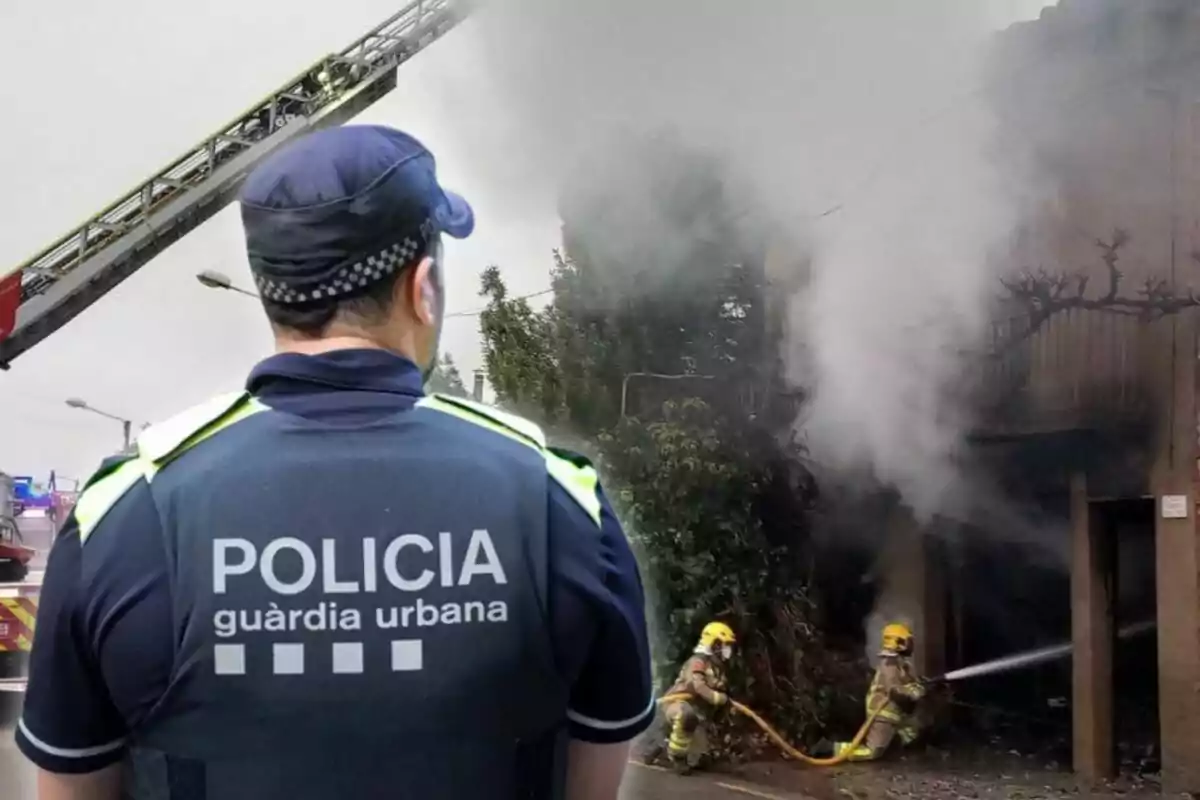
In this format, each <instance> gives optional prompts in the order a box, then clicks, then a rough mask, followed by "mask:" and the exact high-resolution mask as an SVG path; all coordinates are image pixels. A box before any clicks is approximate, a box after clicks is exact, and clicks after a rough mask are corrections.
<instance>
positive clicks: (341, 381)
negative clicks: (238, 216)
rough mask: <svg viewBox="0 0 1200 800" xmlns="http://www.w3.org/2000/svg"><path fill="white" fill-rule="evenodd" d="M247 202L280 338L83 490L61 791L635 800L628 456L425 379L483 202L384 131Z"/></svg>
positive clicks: (309, 151) (51, 679) (49, 601)
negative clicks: (591, 454) (433, 390)
mask: <svg viewBox="0 0 1200 800" xmlns="http://www.w3.org/2000/svg"><path fill="white" fill-rule="evenodd" d="M241 211H242V219H243V223H244V227H245V231H246V241H247V250H248V253H249V259H250V265H251V268H252V272H253V274H254V279H255V282H256V283H257V285H258V288H259V291H260V293H261V296H262V301H263V307H264V309H265V311H266V316H267V318H268V320H269V321H270V325H271V328H272V330H273V332H274V335H275V340H276V349H277V354H276V355H273V356H271V357H270V358H267V359H266V360H265V361H263V362H261V363H260V364H258V366H257V367H255V368H254V370H253V371H252V372H251V374H250V376H249V379H248V381H247V384H246V388H245V390H244V391H239V392H234V393H232V394H229V395H224V396H221V397H217V398H215V399H213V400H211V401H209V402H206V403H204V404H201V405H200V406H198V407H196V408H193V409H191V410H190V411H187V412H184V413H183V414H181V415H179V416H177V417H175V418H173V419H171V420H169V421H167V422H165V423H162V424H159V425H156V426H153V427H151V428H150V429H148V430H146V431H144V432H143V433H142V435H141V436H140V437H139V440H138V447H137V451H136V453H134V454H130V455H126V456H123V457H121V458H118V459H112V460H110V461H109V462H107V463H106V464H105V465H104V466H103V467H102V468H101V469H100V471H99V472H98V473H97V474H96V475H94V476H93V477H92V478H91V479H90V480H89V481H88V483H87V485H86V488H85V489H84V491H83V493H82V496H81V497H80V498H79V502H78V504H77V505H76V506H75V509H74V512H73V514H72V516H71V518H70V519H69V521H68V523H67V525H68V530H67V532H66V533H65V535H63V536H62V537H60V539H59V540H58V541H57V542H56V544H55V547H54V549H53V552H52V554H51V556H50V560H49V564H48V566H47V570H46V575H45V584H44V586H43V590H42V595H41V602H40V613H39V618H38V625H37V636H36V641H35V644H34V648H33V653H32V663H31V667H30V681H29V688H28V694H27V699H26V703H25V709H24V714H23V716H22V718H21V720H20V722H19V726H18V732H17V742H18V745H19V747H20V748H21V750H22V751H23V752H24V753H25V755H26V756H27V757H28V758H29V759H30V760H32V761H33V762H34V763H35V764H36V765H37V766H38V767H39V768H40V773H39V775H40V777H39V786H40V787H41V789H40V791H41V795H40V796H41V798H42V800H84V799H85V798H86V800H112V799H113V798H117V797H118V796H119V792H120V791H121V790H122V788H123V790H124V791H125V792H126V795H125V796H128V797H131V798H134V799H135V800H243V799H245V800H250V799H251V798H252V799H253V800H326V799H327V798H335V797H336V798H341V797H346V798H354V800H379V799H381V798H423V799H424V798H429V799H430V800H437V799H438V798H447V799H448V798H472V799H473V800H476V799H478V800H487V799H488V798H551V797H561V796H564V795H565V796H566V797H568V798H587V799H588V800H593V799H594V800H613V798H615V797H616V794H617V789H618V786H619V784H620V780H621V776H622V773H623V770H624V768H625V765H626V763H627V759H628V743H629V742H630V741H631V740H632V739H634V738H635V737H636V736H637V735H638V734H639V733H641V732H642V731H643V730H645V729H646V728H647V727H648V726H649V725H650V723H651V721H652V720H653V717H654V702H653V699H652V694H651V683H650V680H651V679H650V661H649V653H648V646H647V637H646V629H645V619H644V613H643V591H642V586H641V582H640V578H639V575H638V570H637V566H636V564H635V562H634V560H633V557H632V555H631V552H630V548H629V546H628V543H627V541H626V539H625V536H624V535H623V533H622V531H621V528H620V526H619V524H618V523H617V521H616V520H615V518H614V517H613V513H612V510H611V508H610V507H609V504H608V502H607V500H606V499H605V496H604V494H603V492H602V491H601V489H600V487H599V485H598V483H597V478H596V472H595V470H594V469H593V468H592V466H591V465H590V464H589V463H588V462H587V461H586V460H585V459H583V458H582V457H580V456H578V455H575V454H573V453H569V452H566V451H562V450H559V449H556V448H554V447H551V446H550V445H548V444H547V442H546V440H545V438H544V437H543V435H542V432H541V431H540V430H539V429H538V427H537V426H536V425H533V424H531V423H529V422H527V421H525V420H523V419H520V418H517V417H514V416H511V415H508V414H505V413H502V412H500V411H497V410H495V409H492V408H490V407H487V406H482V405H478V404H474V403H471V402H469V401H464V400H461V399H454V398H447V397H439V396H426V395H424V394H423V391H422V386H423V383H424V380H425V377H426V376H427V375H428V373H429V371H430V370H431V369H432V367H433V365H434V363H435V358H436V355H437V345H438V335H439V331H440V327H441V322H442V317H443V302H444V299H445V290H444V277H445V276H444V274H443V254H442V245H441V237H442V236H443V235H449V236H452V237H456V238H463V237H465V236H467V235H469V234H470V233H471V231H472V228H473V225H474V217H473V212H472V211H471V208H470V206H468V204H467V203H466V201H464V200H463V199H462V198H460V197H458V196H457V195H454V194H451V193H450V192H447V191H444V190H443V189H442V188H441V187H440V186H439V185H438V182H437V178H436V171H435V164H434V159H433V156H432V155H431V154H430V153H429V152H428V151H427V150H426V149H425V148H424V147H423V146H422V145H421V144H420V143H419V142H417V141H416V140H415V139H413V138H412V137H410V136H408V135H406V134H404V133H401V132H399V131H396V130H392V129H389V128H383V127H371V126H355V127H344V128H337V129H331V130H327V131H323V132H319V133H314V134H310V135H308V136H306V137H303V138H301V139H299V140H297V141H296V142H294V143H292V144H290V145H288V146H286V147H285V148H284V149H283V150H281V151H280V152H278V153H276V154H275V155H273V156H272V157H270V158H269V159H268V160H267V161H265V162H264V163H263V164H262V165H261V166H259V167H258V168H257V169H256V170H255V171H254V172H253V173H252V174H251V175H250V177H249V178H248V179H247V181H246V184H245V186H244V189H243V194H242V198H241ZM122 767H123V768H122Z"/></svg>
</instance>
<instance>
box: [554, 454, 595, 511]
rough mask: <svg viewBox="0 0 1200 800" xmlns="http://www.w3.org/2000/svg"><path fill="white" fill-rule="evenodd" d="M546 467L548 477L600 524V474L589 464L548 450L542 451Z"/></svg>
mask: <svg viewBox="0 0 1200 800" xmlns="http://www.w3.org/2000/svg"><path fill="white" fill-rule="evenodd" d="M544 454H545V456H546V469H547V470H548V471H549V473H550V477H552V478H554V480H556V481H558V484H559V485H560V486H562V487H563V488H564V489H566V490H567V494H569V495H571V497H572V499H574V500H575V502H576V503H578V504H579V506H580V508H582V509H583V510H584V511H586V512H587V514H588V516H589V517H591V518H592V521H593V522H595V523H596V524H597V525H599V524H600V476H599V475H597V474H596V468H595V467H593V466H592V465H591V464H588V465H586V466H582V467H581V466H579V465H578V464H575V463H572V462H571V461H569V460H567V459H565V458H563V457H562V456H560V455H558V454H557V453H552V452H550V451H549V450H546V451H544Z"/></svg>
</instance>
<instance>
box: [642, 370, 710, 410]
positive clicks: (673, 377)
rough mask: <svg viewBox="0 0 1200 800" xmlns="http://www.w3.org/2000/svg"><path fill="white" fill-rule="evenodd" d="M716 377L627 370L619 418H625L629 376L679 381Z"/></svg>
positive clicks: (705, 379) (703, 379)
mask: <svg viewBox="0 0 1200 800" xmlns="http://www.w3.org/2000/svg"><path fill="white" fill-rule="evenodd" d="M716 377H717V376H716V375H696V374H695V373H690V372H689V373H684V374H681V375H663V374H662V373H659V372H628V373H626V374H625V378H624V380H622V381H621V419H625V401H626V399H627V398H628V396H629V380H630V378H657V379H659V380H664V381H679V380H687V379H688V378H691V379H693V380H698V381H711V380H713V379H714V378H716Z"/></svg>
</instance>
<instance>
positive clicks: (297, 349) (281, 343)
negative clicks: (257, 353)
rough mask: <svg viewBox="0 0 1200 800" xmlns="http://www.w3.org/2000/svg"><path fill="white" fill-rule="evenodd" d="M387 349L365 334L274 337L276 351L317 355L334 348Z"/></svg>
mask: <svg viewBox="0 0 1200 800" xmlns="http://www.w3.org/2000/svg"><path fill="white" fill-rule="evenodd" d="M389 349H391V348H388V347H385V346H384V345H383V344H382V343H380V342H378V341H376V340H374V339H370V338H368V337H366V336H328V337H322V338H320V339H294V338H291V337H282V336H281V337H277V338H276V339H275V352H276V353H299V354H301V355H306V356H319V355H322V354H323V353H332V352H333V351H335V350H389Z"/></svg>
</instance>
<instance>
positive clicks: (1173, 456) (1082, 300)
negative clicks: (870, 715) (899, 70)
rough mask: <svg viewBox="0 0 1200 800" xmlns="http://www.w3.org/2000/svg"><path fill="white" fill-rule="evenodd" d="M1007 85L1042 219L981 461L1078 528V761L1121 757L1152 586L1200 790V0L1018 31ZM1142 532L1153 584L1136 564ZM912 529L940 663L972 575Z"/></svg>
mask: <svg viewBox="0 0 1200 800" xmlns="http://www.w3.org/2000/svg"><path fill="white" fill-rule="evenodd" d="M991 81H992V83H991V85H990V86H989V92H988V98H989V99H990V101H991V104H992V106H993V108H994V109H995V112H996V117H997V140H998V146H997V150H996V154H997V157H998V158H1001V159H1002V160H1004V163H1005V164H1006V167H1007V169H1006V171H1007V172H1008V174H1010V175H1012V176H1013V184H1014V185H1013V186H1012V187H1011V188H1012V191H1013V197H1014V200H1015V201H1016V202H1017V204H1018V207H1019V208H1020V212H1021V213H1020V217H1021V224H1020V225H1019V226H1018V228H1017V229H1016V230H1015V231H1014V232H1013V237H1012V243H1011V248H1010V250H1009V252H1007V253H1005V254H1003V256H1002V257H1003V258H1005V259H1006V260H1007V261H1008V263H1009V265H1010V266H1011V269H1010V273H1011V274H1013V275H1014V276H1018V275H1020V274H1021V273H1025V274H1027V275H1030V276H1032V279H1031V280H1027V281H1026V283H1024V284H1018V287H1019V288H1020V287H1021V286H1023V287H1024V289H1025V290H1028V292H1027V294H1026V295H1024V296H1022V292H1021V291H1020V290H1019V291H1016V292H1014V298H1013V302H1012V303H1011V307H1008V308H1003V309H999V310H998V312H997V318H996V323H995V325H994V330H993V352H992V353H991V354H990V356H989V357H988V358H987V359H985V360H984V363H981V365H980V368H979V374H978V375H975V376H973V380H974V381H975V388H976V397H977V408H978V417H977V422H976V426H975V430H974V432H973V435H972V437H971V438H972V446H973V453H974V455H975V457H976V459H977V460H978V461H979V462H981V463H983V464H985V465H987V468H988V469H990V470H992V471H993V473H994V474H996V476H997V479H998V482H999V483H1000V485H1002V486H1007V487H1011V489H1012V491H1014V492H1015V491H1020V492H1023V493H1025V494H1026V495H1028V496H1031V497H1035V498H1037V500H1038V502H1041V503H1042V504H1043V505H1045V506H1047V507H1053V508H1056V509H1058V510H1060V511H1061V515H1062V518H1063V519H1064V522H1069V528H1070V537H1069V541H1068V542H1067V544H1066V549H1067V552H1066V559H1067V560H1068V561H1069V564H1070V580H1069V586H1070V589H1069V605H1070V609H1069V618H1070V633H1071V640H1072V642H1073V645H1074V648H1073V659H1072V664H1071V673H1070V678H1071V691H1070V694H1071V708H1072V725H1073V731H1072V757H1073V762H1074V766H1075V769H1076V771H1077V772H1078V773H1079V774H1080V775H1081V777H1083V778H1085V779H1093V780H1099V779H1102V778H1105V777H1108V776H1110V775H1111V774H1113V772H1114V771H1115V769H1116V760H1115V752H1114V751H1115V748H1114V705H1115V703H1114V692H1115V690H1116V686H1117V683H1116V682H1117V679H1118V676H1115V670H1116V668H1115V666H1114V665H1115V663H1116V660H1115V656H1116V651H1117V649H1118V644H1117V628H1118V627H1119V625H1120V624H1121V623H1122V622H1123V621H1124V620H1122V619H1121V613H1120V612H1119V606H1120V602H1119V601H1120V599H1121V597H1122V596H1123V587H1122V585H1121V580H1122V579H1124V580H1125V581H1126V583H1130V582H1133V581H1143V580H1149V581H1151V582H1152V583H1153V587H1152V589H1151V595H1152V597H1153V599H1154V601H1155V602H1154V603H1153V606H1154V609H1153V611H1152V615H1153V618H1154V620H1155V621H1156V623H1157V654H1156V661H1157V666H1156V670H1157V695H1158V696H1157V726H1158V731H1157V734H1158V736H1157V738H1158V741H1159V745H1160V750H1161V759H1162V777H1163V786H1164V790H1166V791H1171V792H1180V791H1190V792H1200V529H1198V526H1197V518H1198V514H1197V511H1198V509H1200V506H1198V503H1200V460H1198V459H1200V403H1198V399H1200V371H1198V366H1200V361H1198V359H1200V350H1198V347H1197V336H1198V335H1200V318H1198V313H1200V312H1198V310H1197V305H1198V303H1200V301H1198V300H1197V297H1200V3H1195V2H1194V0H1145V2H1139V3H1129V2H1118V0H1063V2H1060V3H1059V4H1058V5H1056V6H1054V7H1051V8H1049V9H1047V11H1046V12H1044V13H1043V15H1042V16H1041V18H1040V19H1038V20H1036V21H1032V22H1028V23H1022V24H1019V25H1017V26H1014V27H1013V28H1011V29H1009V30H1007V31H1005V32H1004V33H1003V34H1001V35H1000V37H999V41H998V42H997V46H996V52H995V57H994V61H993V70H992V73H991ZM1114 275H1116V276H1118V282H1117V283H1116V284H1115V285H1114V284H1113V283H1112V279H1113V277H1114ZM1059 276H1063V277H1067V278H1069V280H1066V281H1064V282H1062V283H1058V282H1056V281H1057V278H1058V277H1059ZM1080 278H1084V279H1085V280H1084V281H1080V280H1079V279H1080ZM1053 291H1057V292H1058V294H1057V295H1054V296H1051V295H1050V294H1048V293H1049V292H1053ZM1039 292H1040V293H1041V295H1040V297H1041V305H1040V306H1039V305H1037V304H1036V303H1032V302H1031V299H1030V298H1033V297H1036V296H1039V295H1038V293H1039ZM1047 303H1049V304H1050V305H1047ZM1039 309H1040V310H1039ZM1046 310H1052V311H1053V313H1042V312H1043V311H1046ZM1139 530H1142V531H1144V532H1145V533H1146V538H1147V540H1148V541H1149V540H1151V539H1152V551H1153V554H1154V555H1153V561H1152V564H1153V568H1152V570H1150V571H1151V572H1152V573H1153V574H1152V575H1151V576H1145V577H1142V576H1133V575H1131V574H1130V570H1129V569H1128V568H1127V567H1123V565H1122V557H1121V556H1120V554H1121V553H1122V552H1124V551H1123V549H1122V548H1124V547H1126V546H1127V542H1126V540H1132V538H1133V537H1135V536H1136V535H1138V534H1137V531H1139ZM891 534H892V535H891V538H892V540H893V541H894V543H895V544H896V546H895V547H894V548H893V549H894V550H895V551H896V552H897V553H899V555H898V556H897V557H896V558H895V559H894V561H893V566H892V570H891V572H892V575H893V582H894V583H900V584H903V585H904V586H905V587H906V588H905V594H906V596H908V597H909V598H914V599H915V600H914V601H913V608H912V616H913V617H914V621H915V622H916V624H917V627H918V628H919V629H920V630H921V631H922V632H923V636H922V651H923V652H922V653H920V654H919V657H920V660H921V661H922V662H923V665H924V667H925V668H926V669H927V670H931V671H937V670H939V669H940V668H941V667H942V666H944V665H945V664H946V660H947V656H948V650H947V643H948V641H950V640H952V639H953V638H954V622H953V619H952V618H953V616H954V614H953V613H952V609H951V608H949V607H948V605H947V603H948V601H947V598H948V597H953V592H951V591H948V582H952V580H953V569H947V561H946V559H945V557H944V554H939V553H937V552H935V551H936V550H937V549H938V548H937V547H936V546H935V544H934V543H933V542H932V540H931V537H929V536H928V535H927V532H923V531H922V530H921V529H920V526H917V525H915V524H914V523H913V522H912V520H911V519H910V518H906V517H905V515H904V514H903V513H899V514H897V517H896V519H895V520H893V524H892V531H891ZM1123 570H1124V571H1123ZM1017 578H1018V576H1014V579H1017ZM951 605H952V602H951ZM951 660H953V659H952V657H951Z"/></svg>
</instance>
